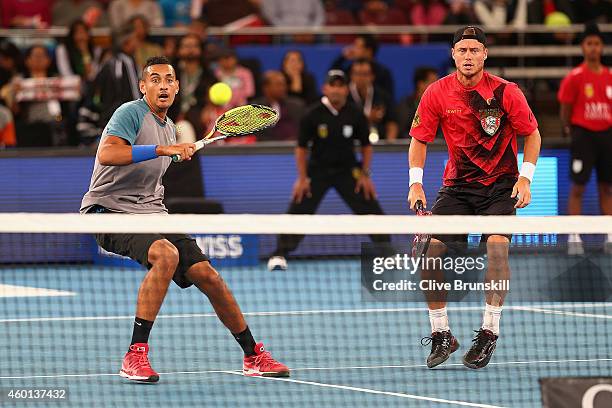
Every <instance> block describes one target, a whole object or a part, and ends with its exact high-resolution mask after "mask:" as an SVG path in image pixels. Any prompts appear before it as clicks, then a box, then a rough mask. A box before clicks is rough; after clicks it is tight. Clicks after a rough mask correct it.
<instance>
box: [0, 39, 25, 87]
mask: <svg viewBox="0 0 612 408" xmlns="http://www.w3.org/2000/svg"><path fill="white" fill-rule="evenodd" d="M22 65H23V62H22V56H21V51H19V48H17V46H16V45H15V44H13V43H12V42H10V41H7V40H4V41H2V42H0V88H2V87H3V86H5V85H6V84H8V83H10V82H11V80H12V79H13V78H14V77H15V76H16V75H17V74H18V73H19V72H20V71H21V70H22V69H23V66H22Z"/></svg>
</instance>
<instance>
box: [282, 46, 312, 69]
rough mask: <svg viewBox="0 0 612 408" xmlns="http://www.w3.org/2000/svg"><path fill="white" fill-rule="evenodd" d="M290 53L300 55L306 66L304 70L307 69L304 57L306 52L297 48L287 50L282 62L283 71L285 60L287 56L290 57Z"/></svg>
mask: <svg viewBox="0 0 612 408" xmlns="http://www.w3.org/2000/svg"><path fill="white" fill-rule="evenodd" d="M289 54H297V55H299V57H300V59H301V60H302V65H303V66H304V69H303V71H306V60H305V59H304V54H302V51H300V50H295V49H293V50H289V51H287V52H286V53H285V55H284V56H283V62H281V71H282V70H283V69H284V68H285V62H287V58H288V57H289Z"/></svg>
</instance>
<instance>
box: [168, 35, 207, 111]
mask: <svg viewBox="0 0 612 408" xmlns="http://www.w3.org/2000/svg"><path fill="white" fill-rule="evenodd" d="M202 47H203V44H202V41H201V40H200V37H198V36H197V35H195V34H186V35H185V36H183V37H182V38H181V39H180V41H179V45H178V52H177V56H178V61H177V63H176V64H174V66H175V69H176V78H177V79H178V80H179V85H180V86H179V93H178V94H177V95H176V98H175V99H174V104H173V105H172V107H171V108H170V109H169V110H168V116H169V117H170V119H172V120H173V121H174V122H177V121H179V120H182V119H184V116H185V115H186V114H187V112H188V111H189V110H190V109H191V108H193V107H195V106H196V105H197V104H198V98H201V97H202V95H204V94H206V93H208V89H209V88H210V86H211V85H212V84H214V83H215V81H216V79H215V76H214V75H213V73H212V72H211V71H210V70H209V69H208V64H207V62H206V60H205V59H204V56H203V49H202Z"/></svg>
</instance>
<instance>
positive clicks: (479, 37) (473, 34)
mask: <svg viewBox="0 0 612 408" xmlns="http://www.w3.org/2000/svg"><path fill="white" fill-rule="evenodd" d="M461 40H476V41H478V42H479V43H481V44H482V45H484V46H485V47H486V46H487V36H486V35H485V33H484V31H482V29H480V28H478V27H475V26H466V27H463V28H460V29H459V30H457V31H455V36H454V37H453V47H454V46H455V44H457V43H458V42H459V41H461Z"/></svg>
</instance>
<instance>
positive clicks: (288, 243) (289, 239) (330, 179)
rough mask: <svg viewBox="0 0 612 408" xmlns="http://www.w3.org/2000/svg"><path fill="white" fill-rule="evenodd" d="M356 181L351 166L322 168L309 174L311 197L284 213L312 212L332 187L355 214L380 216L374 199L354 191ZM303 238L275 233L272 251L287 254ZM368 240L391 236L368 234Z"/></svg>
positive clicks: (388, 239) (291, 206)
mask: <svg viewBox="0 0 612 408" xmlns="http://www.w3.org/2000/svg"><path fill="white" fill-rule="evenodd" d="M356 184H357V180H356V178H355V177H354V175H353V170H352V169H346V170H337V171H326V172H325V173H324V174H316V175H314V174H313V175H311V176H310V192H311V196H310V197H308V196H304V197H303V198H302V201H301V202H300V203H297V202H295V201H293V202H292V203H291V204H290V206H289V210H288V211H287V213H288V214H314V213H315V212H316V211H317V208H318V207H319V204H320V203H321V201H322V200H323V198H324V197H325V193H326V192H327V190H329V189H330V188H332V187H333V188H335V189H336V191H337V192H338V194H339V195H340V197H342V199H343V200H344V202H345V203H346V204H347V205H348V206H349V207H350V208H351V210H353V212H354V213H355V214H359V215H364V214H376V215H383V214H384V213H383V210H382V208H380V204H379V203H378V200H376V199H370V200H366V199H365V196H364V195H363V191H361V192H359V193H355V186H356ZM303 238H304V235H285V234H283V235H279V236H278V238H277V243H276V251H274V253H273V255H274V256H287V254H289V253H290V252H291V251H293V250H295V249H296V248H297V246H298V245H299V243H300V242H301V241H302V239H303ZM370 239H371V240H372V241H374V242H390V241H391V237H390V236H389V235H386V234H385V235H382V234H381V235H370Z"/></svg>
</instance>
